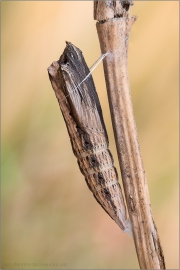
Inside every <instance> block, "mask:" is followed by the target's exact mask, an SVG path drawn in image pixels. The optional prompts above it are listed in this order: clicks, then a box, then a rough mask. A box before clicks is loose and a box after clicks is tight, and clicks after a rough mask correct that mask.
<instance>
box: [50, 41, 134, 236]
mask: <svg viewBox="0 0 180 270" xmlns="http://www.w3.org/2000/svg"><path fill="white" fill-rule="evenodd" d="M48 73H49V77H50V80H51V83H52V87H53V89H54V91H55V94H56V97H57V99H58V102H59V105H60V108H61V111H62V114H63V117H64V120H65V123H66V126H67V129H68V133H69V136H70V140H71V144H72V149H73V152H74V154H75V156H76V157H77V160H78V164H79V168H80V170H81V172H82V174H83V175H84V176H85V180H86V182H87V185H88V187H89V189H90V190H91V191H92V193H93V195H94V197H95V198H96V200H97V201H98V202H99V204H100V205H101V206H102V207H103V208H104V210H105V211H106V212H107V213H108V214H109V215H110V216H111V218H112V219H114V220H115V222H116V223H117V224H118V225H119V226H120V228H121V229H122V230H124V231H128V230H129V227H128V226H129V222H128V220H127V216H126V207H125V204H124V198H123V195H122V192H121V187H120V185H119V182H118V177H117V172H116V169H115V167H114V166H113V158H112V155H111V153H110V151H109V149H108V144H109V142H108V136H107V132H106V128H105V124H104V120H103V115H102V111H101V107H100V103H99V99H98V96H97V93H96V90H95V86H94V82H93V79H92V76H91V75H90V76H88V77H87V75H88V74H89V69H88V67H87V65H86V62H85V60H84V57H83V55H82V52H81V51H80V50H79V49H78V48H77V47H75V46H74V45H72V44H71V43H69V42H67V46H66V48H65V50H64V53H63V54H62V56H61V57H60V60H59V61H57V62H53V63H52V65H51V66H50V67H49V68H48ZM84 78H86V79H85V80H84Z"/></svg>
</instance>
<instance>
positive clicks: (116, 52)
mask: <svg viewBox="0 0 180 270" xmlns="http://www.w3.org/2000/svg"><path fill="white" fill-rule="evenodd" d="M130 5H132V2H131V1H128V0H121V1H94V19H95V20H97V21H98V22H97V24H96V26H97V32H98V37H99V41H100V47H101V51H102V53H107V52H108V55H107V57H106V58H105V59H104V61H103V64H104V73H105V80H106V86H107V92H108V99H109V106H110V111H111V118H112V124H113V129H114V135H115V141H116V147H117V152H118V159H119V164H120V169H121V175H122V181H123V186H124V191H125V197H126V203H127V207H128V212H129V217H130V220H131V223H132V227H133V236H134V242H135V247H136V252H137V256H138V260H139V265H140V268H141V269H165V261H164V256H163V251H162V247H161V244H160V240H159V236H158V232H157V229H156V225H155V223H154V220H153V215H152V210H151V204H150V199H149V192H148V186H147V182H146V176H145V171H144V167H143V162H142V157H141V153H140V147H139V142H138V136H137V130H136V123H135V120H134V115H133V109H132V101H131V95H130V86H129V78H128V40H129V34H130V30H131V26H132V25H133V23H134V22H135V21H136V17H130V14H129V7H130Z"/></svg>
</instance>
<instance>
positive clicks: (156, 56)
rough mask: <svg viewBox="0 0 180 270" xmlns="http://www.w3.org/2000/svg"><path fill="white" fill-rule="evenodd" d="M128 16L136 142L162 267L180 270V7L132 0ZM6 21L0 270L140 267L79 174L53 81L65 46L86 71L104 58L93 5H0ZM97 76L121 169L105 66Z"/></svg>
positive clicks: (130, 246) (123, 236)
mask: <svg viewBox="0 0 180 270" xmlns="http://www.w3.org/2000/svg"><path fill="white" fill-rule="evenodd" d="M131 14H133V15H134V14H135V15H137V16H138V20H137V22H136V23H135V24H134V25H133V27H132V30H131V36H130V43H129V73H130V83H131V91H132V100H133V105H134V112H135V117H136V122H137V129H138V134H139V141H140V146H141V151H142V156H143V162H144V166H145V170H146V174H147V179H148V185H149V190H150V197H151V203H152V208H153V214H154V218H155V221H156V225H157V228H158V231H159V235H160V239H161V243H162V246H163V250H164V255H165V259H166V265H167V268H168V269H179V241H178V239H179V230H178V229H179V204H178V200H179V199H178V198H179V185H178V148H179V147H178V87H179V85H178V76H179V43H178V42H179V28H178V23H179V2H177V1H176V2H175V1H148V2H146V1H137V2H136V1H134V6H133V7H132V10H131ZM1 15H2V16H1V18H2V19H1V20H2V23H1V27H2V47H1V49H2V51H1V53H2V54H1V80H2V81H1V117H2V122H1V125H2V165H1V167H2V173H1V175H2V187H1V188H2V195H1V200H2V208H1V212H2V241H1V243H2V265H1V269H17V268H18V269H61V268H63V269H64V268H65V269H102V268H103V269H110V268H111V269H138V268H139V266H138V262H137V258H136V252H135V248H134V243H133V240H132V239H131V238H130V237H128V236H127V235H126V234H124V233H123V232H122V231H121V230H120V229H119V227H118V226H117V225H116V224H115V222H114V221H113V220H112V219H111V218H110V217H109V216H108V215H107V214H106V213H105V212H104V210H103V209H102V208H101V207H100V206H99V205H98V204H97V202H96V201H95V200H94V198H93V196H92V193H91V192H90V191H89V189H88V187H87V185H86V183H85V180H84V178H83V175H82V174H81V173H80V171H79V169H78V165H77V162H76V158H75V157H74V155H73V153H72V150H71V145H70V141H69V137H68V134H67V130H66V126H65V123H64V120H63V117H62V115H61V112H60V110H59V107H58V103H57V100H56V98H55V95H54V92H53V90H52V87H51V84H50V82H49V78H48V74H47V68H48V67H49V65H50V64H51V63H52V62H53V61H54V60H58V58H59V56H60V55H61V54H62V52H63V50H64V48H65V41H66V40H67V41H71V42H72V43H73V44H75V45H76V46H77V47H79V48H80V49H81V50H82V51H83V54H84V56H85V59H86V61H87V63H88V65H89V66H91V65H92V64H93V63H94V62H95V61H96V60H97V58H98V57H99V56H100V48H99V42H98V37H97V33H96V27H95V21H94V20H93V2H92V1H72V2H71V1H69V2H68V1H60V2H58V1H57V2H56V1H52V2H50V1H47V2H45V1H37V2H36V1H34V2H33V1H32V2H29V1H11V2H9V1H7V2H6V1H3V2H1ZM93 77H94V80H95V85H96V88H97V92H98V94H99V98H100V101H101V105H102V109H103V112H104V118H105V122H106V126H107V130H108V134H109V140H110V149H111V151H112V153H113V155H114V159H115V166H116V167H117V168H118V161H117V155H116V149H115V144H114V137H113V132H112V126H111V122H110V114H109V107H108V101H107V95H106V88H105V82H104V76H103V68H102V64H100V65H99V66H98V67H97V69H96V70H95V71H94V72H93ZM118 171H119V169H118ZM119 178H120V182H121V177H120V173H119Z"/></svg>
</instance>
